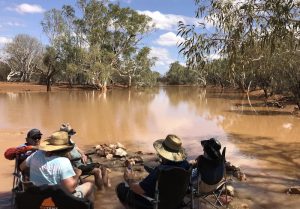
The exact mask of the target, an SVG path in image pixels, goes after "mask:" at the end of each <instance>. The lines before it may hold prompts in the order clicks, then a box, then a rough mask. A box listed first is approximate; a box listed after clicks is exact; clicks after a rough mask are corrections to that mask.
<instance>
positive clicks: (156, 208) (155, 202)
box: [143, 167, 193, 209]
mask: <svg viewBox="0 0 300 209" xmlns="http://www.w3.org/2000/svg"><path fill="white" fill-rule="evenodd" d="M176 171H177V172H178V171H180V172H185V174H186V177H187V180H186V181H187V182H186V185H185V186H186V188H183V189H184V190H185V192H183V194H186V191H187V190H188V188H189V186H190V182H191V181H190V179H191V173H192V168H190V169H189V170H185V169H184V168H179V167H173V168H167V169H163V170H161V171H160V172H159V176H158V179H157V181H156V184H155V193H154V198H150V197H147V196H143V197H144V198H146V199H147V200H149V201H150V202H151V203H152V204H153V209H159V208H160V205H159V203H160V197H161V196H160V190H159V189H160V177H161V175H164V172H170V173H171V172H176ZM171 191H172V189H171ZM184 196H185V195H183V198H182V201H183V200H184ZM192 196H193V195H192V194H191V198H192ZM191 208H192V206H191Z"/></svg>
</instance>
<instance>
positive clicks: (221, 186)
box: [191, 147, 228, 209]
mask: <svg viewBox="0 0 300 209" xmlns="http://www.w3.org/2000/svg"><path fill="white" fill-rule="evenodd" d="M225 153H226V147H224V148H223V151H222V159H223V163H224V165H225V162H226V159H225ZM223 177H224V178H223V179H222V180H221V181H220V182H219V183H218V185H217V187H216V188H215V189H213V190H212V191H210V192H205V193H204V192H201V191H199V185H200V183H201V176H200V175H199V176H198V178H197V185H196V189H195V188H194V187H193V186H192V192H191V193H192V198H191V202H192V208H194V199H195V198H197V199H198V200H199V199H201V200H204V201H205V202H207V203H209V204H210V205H211V206H213V207H214V208H217V209H218V208H219V206H217V204H220V206H221V207H225V208H228V204H223V203H222V202H221V201H220V199H219V198H220V196H221V195H222V194H223V192H224V191H225V197H226V202H227V196H228V194H227V189H226V188H227V184H228V180H227V174H226V167H225V166H224V175H223ZM191 184H192V183H191ZM209 196H213V197H214V198H215V201H214V202H211V201H209V200H208V199H207V197H209ZM198 209H199V202H198Z"/></svg>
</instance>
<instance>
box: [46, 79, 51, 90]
mask: <svg viewBox="0 0 300 209" xmlns="http://www.w3.org/2000/svg"><path fill="white" fill-rule="evenodd" d="M46 83H47V92H48V91H51V78H47V81H46Z"/></svg>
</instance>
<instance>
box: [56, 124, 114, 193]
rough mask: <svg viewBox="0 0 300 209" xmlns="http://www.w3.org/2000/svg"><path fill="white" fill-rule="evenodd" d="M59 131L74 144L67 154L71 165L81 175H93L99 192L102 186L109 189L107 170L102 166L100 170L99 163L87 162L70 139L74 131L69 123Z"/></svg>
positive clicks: (82, 152)
mask: <svg viewBox="0 0 300 209" xmlns="http://www.w3.org/2000/svg"><path fill="white" fill-rule="evenodd" d="M59 130H60V131H64V132H67V133H68V136H69V139H70V141H71V142H72V143H73V144H74V148H73V149H72V150H71V151H70V152H69V156H70V159H71V161H72V165H73V166H75V167H76V168H78V169H80V170H81V171H82V173H83V175H93V176H94V179H95V185H96V186H97V188H98V189H99V190H101V189H102V188H103V186H105V187H110V186H111V184H110V179H109V176H108V170H107V169H106V168H105V167H104V166H102V167H101V168H100V164H99V163H93V162H88V158H87V156H86V155H85V153H84V151H83V150H81V149H80V148H79V147H78V146H77V145H76V144H75V143H74V141H73V140H72V139H71V137H72V136H73V135H75V134H76V131H75V130H74V129H73V128H72V127H71V125H70V123H63V124H62V125H61V126H60V129H59ZM75 159H78V160H75Z"/></svg>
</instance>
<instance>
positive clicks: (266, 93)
mask: <svg viewBox="0 0 300 209" xmlns="http://www.w3.org/2000/svg"><path fill="white" fill-rule="evenodd" d="M263 90H264V93H265V98H266V99H267V98H268V89H266V88H264V89H263Z"/></svg>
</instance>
